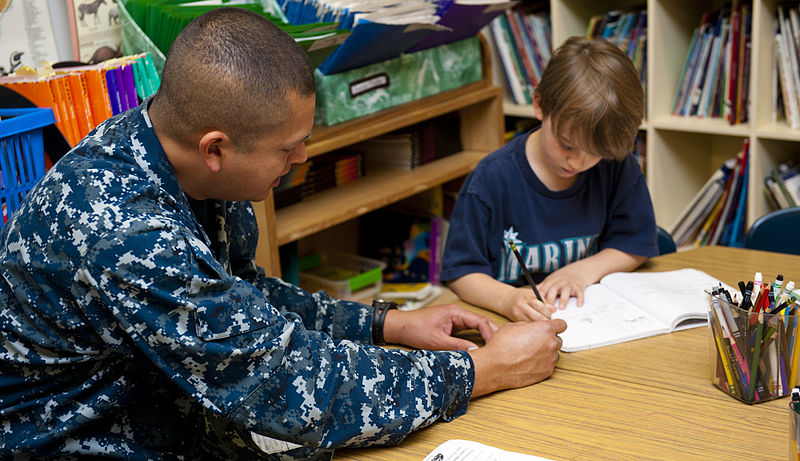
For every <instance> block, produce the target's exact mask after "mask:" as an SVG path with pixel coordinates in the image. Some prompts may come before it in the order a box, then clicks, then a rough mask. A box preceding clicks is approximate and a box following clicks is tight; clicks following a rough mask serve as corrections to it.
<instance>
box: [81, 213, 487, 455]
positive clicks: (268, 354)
mask: <svg viewBox="0 0 800 461" xmlns="http://www.w3.org/2000/svg"><path fill="white" fill-rule="evenodd" d="M73 290H74V293H75V298H76V299H77V300H79V301H80V302H81V304H82V309H83V311H84V312H85V315H86V319H87V321H88V322H89V323H91V324H92V325H93V327H94V329H95V330H96V331H98V332H101V333H100V334H101V336H102V338H103V340H104V341H105V342H106V343H107V344H109V345H111V348H112V349H113V350H114V351H115V353H118V354H120V355H123V356H127V360H129V361H130V363H131V364H132V366H137V367H144V368H145V369H150V370H153V372H154V373H153V375H157V376H163V377H164V380H165V381H169V382H171V383H173V384H174V385H176V386H178V388H180V389H181V390H182V391H183V392H185V393H186V394H187V395H189V396H191V398H192V399H194V400H195V401H197V402H198V403H199V404H202V405H203V406H204V407H206V408H208V409H209V410H211V411H213V412H215V413H217V414H220V415H222V416H224V417H226V418H228V419H229V420H230V421H232V422H233V423H234V424H235V425H236V426H237V427H241V428H242V429H246V430H250V431H253V432H256V433H258V434H262V435H265V436H268V437H273V438H277V439H280V440H285V441H289V442H293V443H298V444H301V445H305V446H311V447H321V448H330V447H336V446H348V445H359V446H363V445H372V444H391V443H397V442H399V441H400V440H402V439H403V438H404V437H405V436H406V435H407V434H408V433H410V432H411V431H412V430H414V429H416V428H419V427H423V426H426V425H428V424H430V423H432V422H433V421H435V420H437V419H440V418H442V419H445V420H447V419H451V418H454V417H456V416H458V415H460V414H463V413H464V412H465V410H466V406H467V403H468V400H469V398H470V395H471V393H472V383H473V379H474V374H473V373H474V371H473V367H472V362H471V359H470V358H469V355H468V354H466V353H465V352H430V351H414V352H406V351H402V350H387V349H383V348H380V347H375V346H369V345H357V344H355V343H353V342H350V341H346V340H342V341H336V340H334V339H332V338H331V337H330V336H328V335H326V334H323V333H321V332H318V331H311V330H308V329H306V328H305V327H304V325H303V323H302V322H301V321H300V319H299V317H298V316H297V315H296V314H293V313H289V314H286V315H285V316H284V315H282V314H281V313H280V312H279V311H278V310H277V309H276V308H275V306H274V305H273V304H272V302H271V300H272V298H280V296H282V295H283V294H285V293H287V292H288V291H286V290H288V288H286V287H282V288H281V290H277V292H276V291H275V290H273V291H272V292H271V295H272V296H271V297H270V296H267V295H266V294H265V293H264V292H263V291H262V290H261V289H258V288H257V287H255V286H253V285H252V284H250V283H248V282H246V281H244V280H243V279H241V278H240V277H237V276H233V275H228V274H227V273H226V272H225V271H224V270H221V267H220V266H219V264H218V263H216V261H215V260H214V259H213V257H212V255H211V253H210V251H209V250H208V248H207V247H206V246H205V245H204V244H203V242H201V241H200V240H198V239H196V238H195V237H194V236H193V235H191V234H188V233H185V232H182V231H181V228H180V227H179V226H174V225H172V224H171V223H169V222H159V221H158V220H157V219H155V218H150V219H143V220H142V221H139V222H137V224H134V225H133V226H131V227H128V228H126V229H122V230H115V234H114V235H113V236H112V237H110V238H107V239H103V240H101V241H100V242H99V243H97V244H95V246H94V247H92V248H91V249H90V250H89V252H88V254H87V257H86V258H85V260H84V262H83V263H82V264H81V266H79V268H78V270H77V271H76V274H75V277H74V284H73ZM283 303H284V301H282V300H279V301H278V304H283ZM143 358H144V360H143Z"/></svg>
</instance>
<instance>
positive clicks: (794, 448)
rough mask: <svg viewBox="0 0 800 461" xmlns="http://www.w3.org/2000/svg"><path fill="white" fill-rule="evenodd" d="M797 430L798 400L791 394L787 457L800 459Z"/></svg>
mask: <svg viewBox="0 0 800 461" xmlns="http://www.w3.org/2000/svg"><path fill="white" fill-rule="evenodd" d="M798 389H800V388H798ZM798 430H800V401H797V400H795V396H794V395H792V401H791V402H789V459H791V460H798V459H800V445H798V444H797V440H798V437H797V436H798V433H797V432H798Z"/></svg>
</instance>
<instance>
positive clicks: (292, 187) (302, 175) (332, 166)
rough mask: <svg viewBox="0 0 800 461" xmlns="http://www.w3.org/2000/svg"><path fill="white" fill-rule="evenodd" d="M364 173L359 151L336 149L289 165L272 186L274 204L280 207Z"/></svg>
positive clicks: (347, 181) (277, 207) (354, 178)
mask: <svg viewBox="0 0 800 461" xmlns="http://www.w3.org/2000/svg"><path fill="white" fill-rule="evenodd" d="M362 176H364V167H363V156H362V155H361V153H360V152H355V151H350V150H339V151H334V152H329V153H327V154H324V155H320V156H318V157H314V158H312V159H310V160H308V161H306V162H305V163H303V164H301V165H298V166H296V167H294V168H292V169H291V170H290V171H289V173H288V174H287V175H286V176H284V177H283V178H281V181H280V184H278V187H276V188H275V190H274V197H275V208H276V209H279V208H283V207H286V206H289V205H292V204H294V203H297V202H300V201H302V200H303V199H305V198H307V197H309V196H311V195H314V194H317V193H319V192H322V191H325V190H328V189H331V188H334V187H337V186H341V185H343V184H347V183H349V182H352V181H355V180H356V179H358V178H360V177H362Z"/></svg>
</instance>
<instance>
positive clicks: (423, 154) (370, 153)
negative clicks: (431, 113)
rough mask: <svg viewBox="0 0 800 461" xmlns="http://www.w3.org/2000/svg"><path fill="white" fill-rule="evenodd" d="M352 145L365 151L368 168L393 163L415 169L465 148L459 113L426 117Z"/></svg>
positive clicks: (395, 166)
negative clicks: (412, 123)
mask: <svg viewBox="0 0 800 461" xmlns="http://www.w3.org/2000/svg"><path fill="white" fill-rule="evenodd" d="M351 149H352V150H354V151H357V152H361V153H363V155H364V163H365V167H366V168H367V171H369V170H370V169H371V168H374V167H377V168H383V167H393V168H401V169H405V170H411V169H414V168H417V167H419V166H422V165H425V164H427V163H430V162H433V161H434V160H437V159H441V158H444V157H447V156H449V155H452V154H456V153H458V152H461V151H462V149H463V148H462V144H461V122H460V118H459V116H458V113H453V114H449V115H445V116H441V117H437V118H433V119H430V120H426V121H423V122H420V123H417V124H415V125H412V126H410V127H407V128H403V129H400V130H397V131H394V132H392V133H388V134H385V135H382V136H376V137H374V138H371V139H368V140H366V141H362V142H360V143H357V144H354V145H352V146H351Z"/></svg>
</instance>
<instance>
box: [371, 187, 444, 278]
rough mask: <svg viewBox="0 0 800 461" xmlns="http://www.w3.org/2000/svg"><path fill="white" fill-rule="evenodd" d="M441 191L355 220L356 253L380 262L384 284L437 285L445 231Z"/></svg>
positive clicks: (428, 193)
mask: <svg viewBox="0 0 800 461" xmlns="http://www.w3.org/2000/svg"><path fill="white" fill-rule="evenodd" d="M441 194H442V192H441V188H435V189H433V190H431V191H428V192H426V193H424V194H422V195H423V196H426V197H431V196H432V197H435V199H433V200H417V199H415V198H410V199H406V200H403V201H401V202H398V203H396V204H394V205H392V206H390V207H387V208H382V209H379V210H375V211H373V212H371V213H367V214H366V215H364V216H362V217H361V218H360V220H359V229H360V235H361V246H360V252H361V253H362V254H363V255H364V256H367V257H370V258H373V259H377V260H380V261H383V262H384V263H385V264H386V268H385V269H384V271H383V281H384V282H385V283H419V282H427V283H431V284H433V285H438V284H439V274H440V272H441V257H442V253H443V250H444V242H445V239H446V237H447V231H448V229H449V225H448V222H447V221H446V220H445V219H444V218H443V217H442V216H441V214H440V213H441V211H442V196H441Z"/></svg>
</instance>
